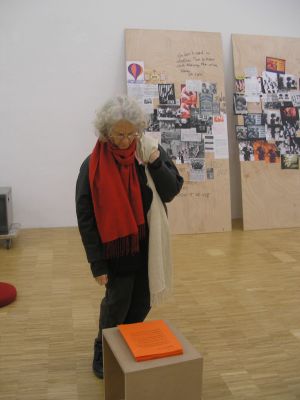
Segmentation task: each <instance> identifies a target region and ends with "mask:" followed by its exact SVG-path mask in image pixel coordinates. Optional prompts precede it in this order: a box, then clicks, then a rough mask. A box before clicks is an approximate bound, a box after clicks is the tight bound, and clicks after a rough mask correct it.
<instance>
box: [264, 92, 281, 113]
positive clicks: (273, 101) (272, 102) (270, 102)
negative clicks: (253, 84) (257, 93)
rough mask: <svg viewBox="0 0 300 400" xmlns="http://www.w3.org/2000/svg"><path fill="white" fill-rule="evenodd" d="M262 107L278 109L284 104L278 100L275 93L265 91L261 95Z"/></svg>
mask: <svg viewBox="0 0 300 400" xmlns="http://www.w3.org/2000/svg"><path fill="white" fill-rule="evenodd" d="M261 101H262V108H263V109H264V110H279V109H280V108H281V107H282V106H283V105H284V104H283V102H282V101H280V100H278V94H277V93H266V94H263V95H262V96H261Z"/></svg>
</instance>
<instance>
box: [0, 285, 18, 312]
mask: <svg viewBox="0 0 300 400" xmlns="http://www.w3.org/2000/svg"><path fill="white" fill-rule="evenodd" d="M16 297H17V290H16V288H15V287H14V286H13V285H11V284H10V283H4V282H0V307H3V306H6V305H7V304H10V303H12V302H13V301H14V300H15V299H16Z"/></svg>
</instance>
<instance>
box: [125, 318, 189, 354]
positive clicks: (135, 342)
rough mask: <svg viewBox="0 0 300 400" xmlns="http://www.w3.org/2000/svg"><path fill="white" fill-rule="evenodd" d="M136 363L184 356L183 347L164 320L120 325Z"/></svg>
mask: <svg viewBox="0 0 300 400" xmlns="http://www.w3.org/2000/svg"><path fill="white" fill-rule="evenodd" d="M118 328H119V330H120V332H121V334H122V336H123V337H124V339H125V341H126V343H127V345H128V346H129V348H130V350H131V352H132V354H133V356H134V358H135V359H136V361H145V360H153V359H154V358H162V357H169V356H175V355H178V354H183V349H182V346H181V344H180V342H179V340H178V339H177V338H176V336H175V335H174V334H173V333H172V332H171V330H170V328H169V327H168V325H167V324H166V323H165V322H164V321H163V320H155V321H145V322H138V323H135V324H124V325H118Z"/></svg>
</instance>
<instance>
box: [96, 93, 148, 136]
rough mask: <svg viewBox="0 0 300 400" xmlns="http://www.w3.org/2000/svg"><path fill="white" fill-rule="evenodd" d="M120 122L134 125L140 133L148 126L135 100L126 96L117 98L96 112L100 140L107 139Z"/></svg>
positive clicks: (97, 131)
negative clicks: (123, 121)
mask: <svg viewBox="0 0 300 400" xmlns="http://www.w3.org/2000/svg"><path fill="white" fill-rule="evenodd" d="M120 120H127V121H129V122H130V123H132V124H133V125H134V126H135V127H136V129H137V131H138V132H139V133H143V131H144V130H145V128H146V126H147V117H146V115H145V113H144V112H143V110H142V109H141V107H140V106H139V104H138V103H137V101H136V100H135V99H133V98H131V97H128V96H124V95H120V96H116V97H113V98H111V99H110V100H108V101H107V102H106V103H105V104H104V105H103V107H101V108H100V109H99V110H98V111H97V112H96V119H95V121H94V126H95V128H96V136H98V138H99V140H103V139H106V138H107V137H108V135H109V133H110V130H111V128H112V126H113V125H114V124H115V123H117V122H118V121H120Z"/></svg>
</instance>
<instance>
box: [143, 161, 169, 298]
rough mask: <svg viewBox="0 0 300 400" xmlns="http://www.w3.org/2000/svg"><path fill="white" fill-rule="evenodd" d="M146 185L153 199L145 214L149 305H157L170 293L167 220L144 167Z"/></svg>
mask: <svg viewBox="0 0 300 400" xmlns="http://www.w3.org/2000/svg"><path fill="white" fill-rule="evenodd" d="M145 170H146V176H147V179H148V183H147V184H148V186H149V187H150V189H151V190H152V192H153V200H152V203H151V207H150V210H149V211H148V214H147V221H148V226H149V252H148V275H149V288H150V301H151V306H153V305H159V304H161V303H163V302H164V301H166V300H167V298H168V297H169V296H170V295H171V290H172V285H173V267H172V261H171V246H170V231H169V222H168V218H167V214H166V210H165V208H164V205H163V202H162V201H161V199H160V197H159V195H158V193H157V191H156V188H155V184H154V182H153V179H152V177H151V175H150V172H149V171H148V167H146V168H145Z"/></svg>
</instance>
